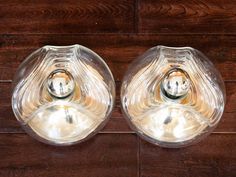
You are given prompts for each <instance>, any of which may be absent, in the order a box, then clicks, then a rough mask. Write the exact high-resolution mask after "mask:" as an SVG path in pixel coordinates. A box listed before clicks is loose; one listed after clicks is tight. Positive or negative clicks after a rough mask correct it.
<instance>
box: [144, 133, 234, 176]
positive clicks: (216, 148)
mask: <svg viewBox="0 0 236 177" xmlns="http://www.w3.org/2000/svg"><path fill="white" fill-rule="evenodd" d="M235 144H236V134H231V135H229V134H212V135H210V136H209V137H207V138H206V139H205V140H203V141H201V142H200V143H199V144H197V145H193V146H190V147H187V148H182V149H164V148H157V147H156V146H154V145H151V144H150V143H148V142H145V141H143V140H142V141H141V145H140V157H141V159H140V163H141V169H140V171H141V174H140V176H141V177H163V176H164V177H182V176H184V177H223V176H224V177H233V176H236V149H235Z"/></svg>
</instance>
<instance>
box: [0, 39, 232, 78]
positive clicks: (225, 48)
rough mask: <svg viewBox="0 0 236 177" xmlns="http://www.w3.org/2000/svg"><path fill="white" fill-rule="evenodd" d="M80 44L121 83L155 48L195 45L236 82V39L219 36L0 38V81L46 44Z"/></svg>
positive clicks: (11, 75)
mask: <svg viewBox="0 0 236 177" xmlns="http://www.w3.org/2000/svg"><path fill="white" fill-rule="evenodd" d="M76 43H79V44H81V45H84V46H86V47H88V48H91V49H92V50H94V51H95V52H96V53H98V54H99V55H100V56H101V57H103V58H104V60H105V61H106V62H107V64H108V65H109V67H110V69H111V71H112V72H113V75H114V77H115V80H117V81H121V80H122V78H123V76H124V73H125V72H126V70H127V68H128V65H129V64H130V63H131V61H133V60H134V59H135V58H136V57H138V56H139V55H141V54H142V53H143V52H145V51H146V50H147V49H149V48H151V47H153V46H156V45H166V46H192V47H194V48H196V49H199V50H200V51H202V52H203V53H205V55H207V56H208V57H209V58H210V59H211V61H212V62H213V63H214V64H215V66H216V67H217V68H218V69H219V70H220V72H221V74H222V76H223V78H224V79H225V80H235V79H236V70H235V67H236V47H235V46H236V36H233V35H232V36H231V35H229V36H219V35H208V36H206V35H147V34H146V35H145V34H140V35H135V34H133V35H128V34H127V35H121V34H100V35H98V34H90V35H60V37H58V35H0V80H9V79H12V78H13V75H14V73H15V71H16V68H17V67H18V66H19V64H20V63H21V62H22V61H23V60H24V58H25V57H26V56H28V55H29V54H30V53H31V52H33V51H34V50H36V49H37V48H39V47H42V46H44V45H48V44H51V45H71V44H76Z"/></svg>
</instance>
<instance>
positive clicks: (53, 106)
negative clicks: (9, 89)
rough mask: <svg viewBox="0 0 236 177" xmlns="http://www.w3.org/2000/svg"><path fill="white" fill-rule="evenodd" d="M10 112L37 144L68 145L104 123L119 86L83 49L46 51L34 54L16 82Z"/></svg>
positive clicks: (101, 63)
mask: <svg viewBox="0 0 236 177" xmlns="http://www.w3.org/2000/svg"><path fill="white" fill-rule="evenodd" d="M13 83H14V91H13V95H12V108H13V111H14V113H15V116H16V118H17V119H18V121H19V122H20V123H21V125H22V126H23V127H24V129H25V130H26V131H27V132H28V133H29V134H30V135H32V136H33V137H35V138H36V139H38V140H40V141H42V142H45V143H49V144H55V145H69V144H73V143H77V142H80V141H83V140H85V139H87V138H88V137H91V136H92V135H94V134H95V133H96V132H98V131H99V130H100V129H101V128H102V127H103V125H104V124H105V122H106V120H107V118H108V117H109V115H110V114H111V111H112V108H113V105H114V100H115V82H114V79H113V76H112V74H111V72H110V70H109V68H108V66H107V65H106V64H105V62H104V61H103V60H102V58H101V57H99V56H98V55H97V54H96V53H94V52H93V51H91V50H90V49H88V48H86V47H83V46H80V45H73V46H61V47H59V46H45V47H42V48H40V49H38V50H37V51H35V52H33V53H32V54H31V55H30V56H29V57H27V58H26V60H25V61H24V62H23V63H22V64H21V66H20V67H19V69H18V71H17V73H16V76H15V79H14V82H13Z"/></svg>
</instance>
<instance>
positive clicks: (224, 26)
mask: <svg viewBox="0 0 236 177" xmlns="http://www.w3.org/2000/svg"><path fill="white" fill-rule="evenodd" d="M139 2H140V3H139V32H149V33H150V32H151V33H181V34H182V33H204V34H207V33H234V34H235V33H236V24H235V21H236V13H235V11H236V1H235V0H224V1H222V0H201V1H199V0H192V1H184V0H179V1H174V0H160V1H155V0H140V1H139Z"/></svg>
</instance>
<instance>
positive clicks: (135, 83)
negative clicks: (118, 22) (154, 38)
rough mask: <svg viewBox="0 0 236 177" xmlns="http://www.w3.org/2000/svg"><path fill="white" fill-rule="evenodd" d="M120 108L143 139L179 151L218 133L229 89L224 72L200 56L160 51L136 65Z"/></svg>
mask: <svg viewBox="0 0 236 177" xmlns="http://www.w3.org/2000/svg"><path fill="white" fill-rule="evenodd" d="M121 102H122V109H123V112H124V114H125V115H126V117H127V120H128V122H129V123H130V125H131V127H132V128H133V129H134V130H135V131H136V132H137V133H138V134H139V135H141V137H143V138H144V139H146V140H148V141H150V142H152V143H154V144H157V145H160V146H163V147H171V148H175V147H182V146H187V145H190V144H192V143H194V142H198V141H199V140H201V139H202V138H203V137H205V136H206V135H208V134H209V133H210V132H211V131H212V130H213V129H214V128H215V127H216V125H217V124H218V122H219V120H220V118H221V116H222V114H223V110H224V106H225V88H224V83H223V81H222V78H221V76H220V74H219V72H218V71H217V70H216V69H215V67H214V66H213V64H212V63H211V62H210V61H209V60H208V59H207V58H206V57H205V56H204V55H203V54H202V53H201V52H199V51H198V50H195V49H193V48H190V47H182V48H172V47H165V46H157V47H153V48H151V49H149V50H148V51H147V52H145V53H144V54H143V55H142V56H140V57H139V58H138V59H137V60H136V61H134V62H133V63H132V64H131V66H130V68H129V70H128V71H127V73H126V75H125V77H124V80H123V83H122V88H121Z"/></svg>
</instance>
